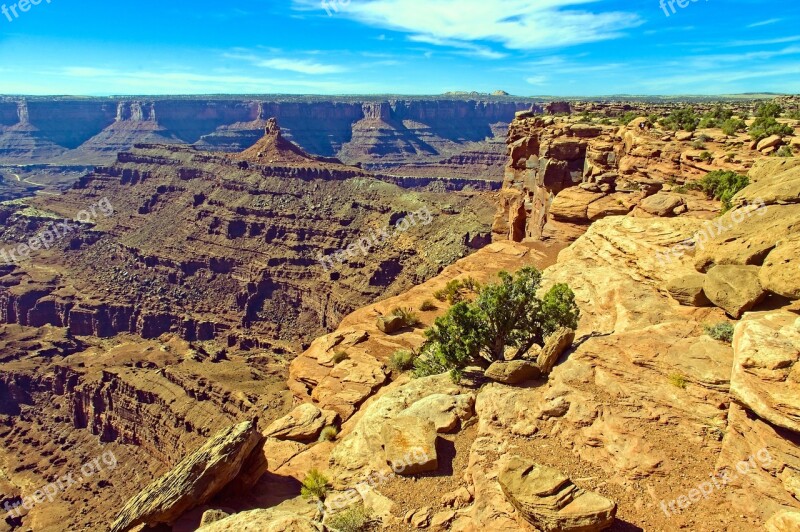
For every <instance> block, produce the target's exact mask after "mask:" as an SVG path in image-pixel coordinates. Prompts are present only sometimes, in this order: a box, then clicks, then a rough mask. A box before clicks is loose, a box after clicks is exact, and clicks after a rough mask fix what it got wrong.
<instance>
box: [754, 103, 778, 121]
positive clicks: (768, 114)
mask: <svg viewBox="0 0 800 532" xmlns="http://www.w3.org/2000/svg"><path fill="white" fill-rule="evenodd" d="M781 113H783V107H781V106H780V105H779V104H777V103H773V102H767V103H761V104H759V105H758V106H757V107H756V116H757V117H758V118H778V117H779V116H781Z"/></svg>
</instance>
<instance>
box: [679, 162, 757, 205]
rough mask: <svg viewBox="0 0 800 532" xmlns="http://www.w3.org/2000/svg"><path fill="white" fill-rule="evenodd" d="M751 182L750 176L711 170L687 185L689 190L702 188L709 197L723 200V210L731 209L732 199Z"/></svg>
mask: <svg viewBox="0 0 800 532" xmlns="http://www.w3.org/2000/svg"><path fill="white" fill-rule="evenodd" d="M749 184H750V178H748V177H747V176H744V175H740V174H737V173H736V172H730V171H725V170H715V171H713V172H709V173H708V174H706V175H705V177H703V179H701V180H700V181H697V182H696V183H692V184H689V185H687V187H686V188H687V189H689V190H700V191H702V192H704V193H705V194H706V195H707V196H708V197H709V198H714V199H717V200H720V201H722V212H727V211H729V210H731V208H732V207H733V204H732V203H731V201H732V200H733V197H734V196H735V195H736V193H737V192H739V191H740V190H742V189H743V188H744V187H746V186H747V185H749Z"/></svg>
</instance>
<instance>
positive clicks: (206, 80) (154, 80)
mask: <svg viewBox="0 0 800 532" xmlns="http://www.w3.org/2000/svg"><path fill="white" fill-rule="evenodd" d="M59 75H61V76H65V77H67V78H81V79H85V80H90V81H92V82H95V83H99V84H101V85H102V86H124V87H125V88H126V89H127V93H128V94H131V93H133V94H137V93H140V94H158V93H166V92H167V91H176V92H175V93H177V94H179V93H182V92H183V93H193V94H194V93H198V92H208V91H218V92H233V93H241V92H242V91H246V92H251V93H268V92H285V91H288V90H290V89H295V90H298V89H299V90H318V91H319V90H322V91H328V92H332V91H345V92H347V91H352V90H354V89H356V88H357V87H358V88H360V89H361V90H366V89H368V86H366V85H361V84H357V83H340V82H335V81H322V80H319V81H317V80H305V79H276V78H260V77H254V76H247V75H240V74H235V73H224V72H219V73H215V74H205V73H203V74H199V73H194V72H191V71H163V72H161V71H158V72H157V71H145V70H141V71H124V70H115V69H109V68H96V67H86V66H69V67H64V68H62V69H60V71H59ZM131 89H134V90H131ZM140 89H141V90H142V92H139V90H140Z"/></svg>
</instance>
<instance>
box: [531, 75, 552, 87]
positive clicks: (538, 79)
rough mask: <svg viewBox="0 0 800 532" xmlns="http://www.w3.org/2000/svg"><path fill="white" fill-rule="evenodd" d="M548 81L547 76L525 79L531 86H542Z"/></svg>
mask: <svg viewBox="0 0 800 532" xmlns="http://www.w3.org/2000/svg"><path fill="white" fill-rule="evenodd" d="M549 80H550V79H549V78H548V77H547V76H530V77H528V78H525V81H527V82H528V83H530V84H531V85H544V84H545V83H547V82H548V81H549Z"/></svg>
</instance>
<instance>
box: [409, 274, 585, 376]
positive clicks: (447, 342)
mask: <svg viewBox="0 0 800 532" xmlns="http://www.w3.org/2000/svg"><path fill="white" fill-rule="evenodd" d="M498 277H499V278H500V282H499V283H497V284H491V285H488V286H485V287H482V288H481V289H480V291H479V293H478V297H477V298H476V299H475V301H474V302H465V301H462V302H460V303H457V304H455V305H453V306H452V307H451V308H450V310H449V311H448V312H447V314H446V315H444V316H442V317H440V318H438V319H437V320H436V323H435V324H434V326H433V327H431V328H429V329H428V330H427V331H425V337H426V341H425V344H423V347H422V349H421V352H420V355H419V356H418V357H417V359H416V360H415V361H414V368H415V372H414V373H415V375H416V376H417V377H424V376H427V375H438V374H440V373H445V372H447V371H449V372H450V375H451V376H452V377H453V379H454V380H456V381H458V379H459V378H460V376H461V373H462V371H463V369H464V368H466V367H467V366H469V365H473V364H477V365H488V364H489V363H491V362H494V361H497V360H503V359H504V355H505V350H506V348H508V347H511V348H514V349H516V350H518V351H519V352H525V351H527V350H529V349H530V348H531V347H533V346H534V345H544V339H545V338H547V336H549V335H550V334H552V333H553V332H555V331H556V330H558V329H559V328H561V327H566V328H569V329H576V328H577V325H578V319H579V317H580V311H579V310H578V306H577V304H576V303H575V295H574V294H573V292H572V290H570V289H569V287H568V286H567V285H565V284H556V285H554V286H553V287H552V288H551V289H550V290H549V291H548V292H547V293H546V294H544V295H543V296H542V297H539V295H538V294H537V292H538V291H539V288H540V286H541V281H542V274H541V272H539V271H538V270H537V269H536V268H532V267H527V268H522V269H521V270H520V271H519V272H517V274H516V275H512V274H510V273H508V272H500V273H499V274H498Z"/></svg>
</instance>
